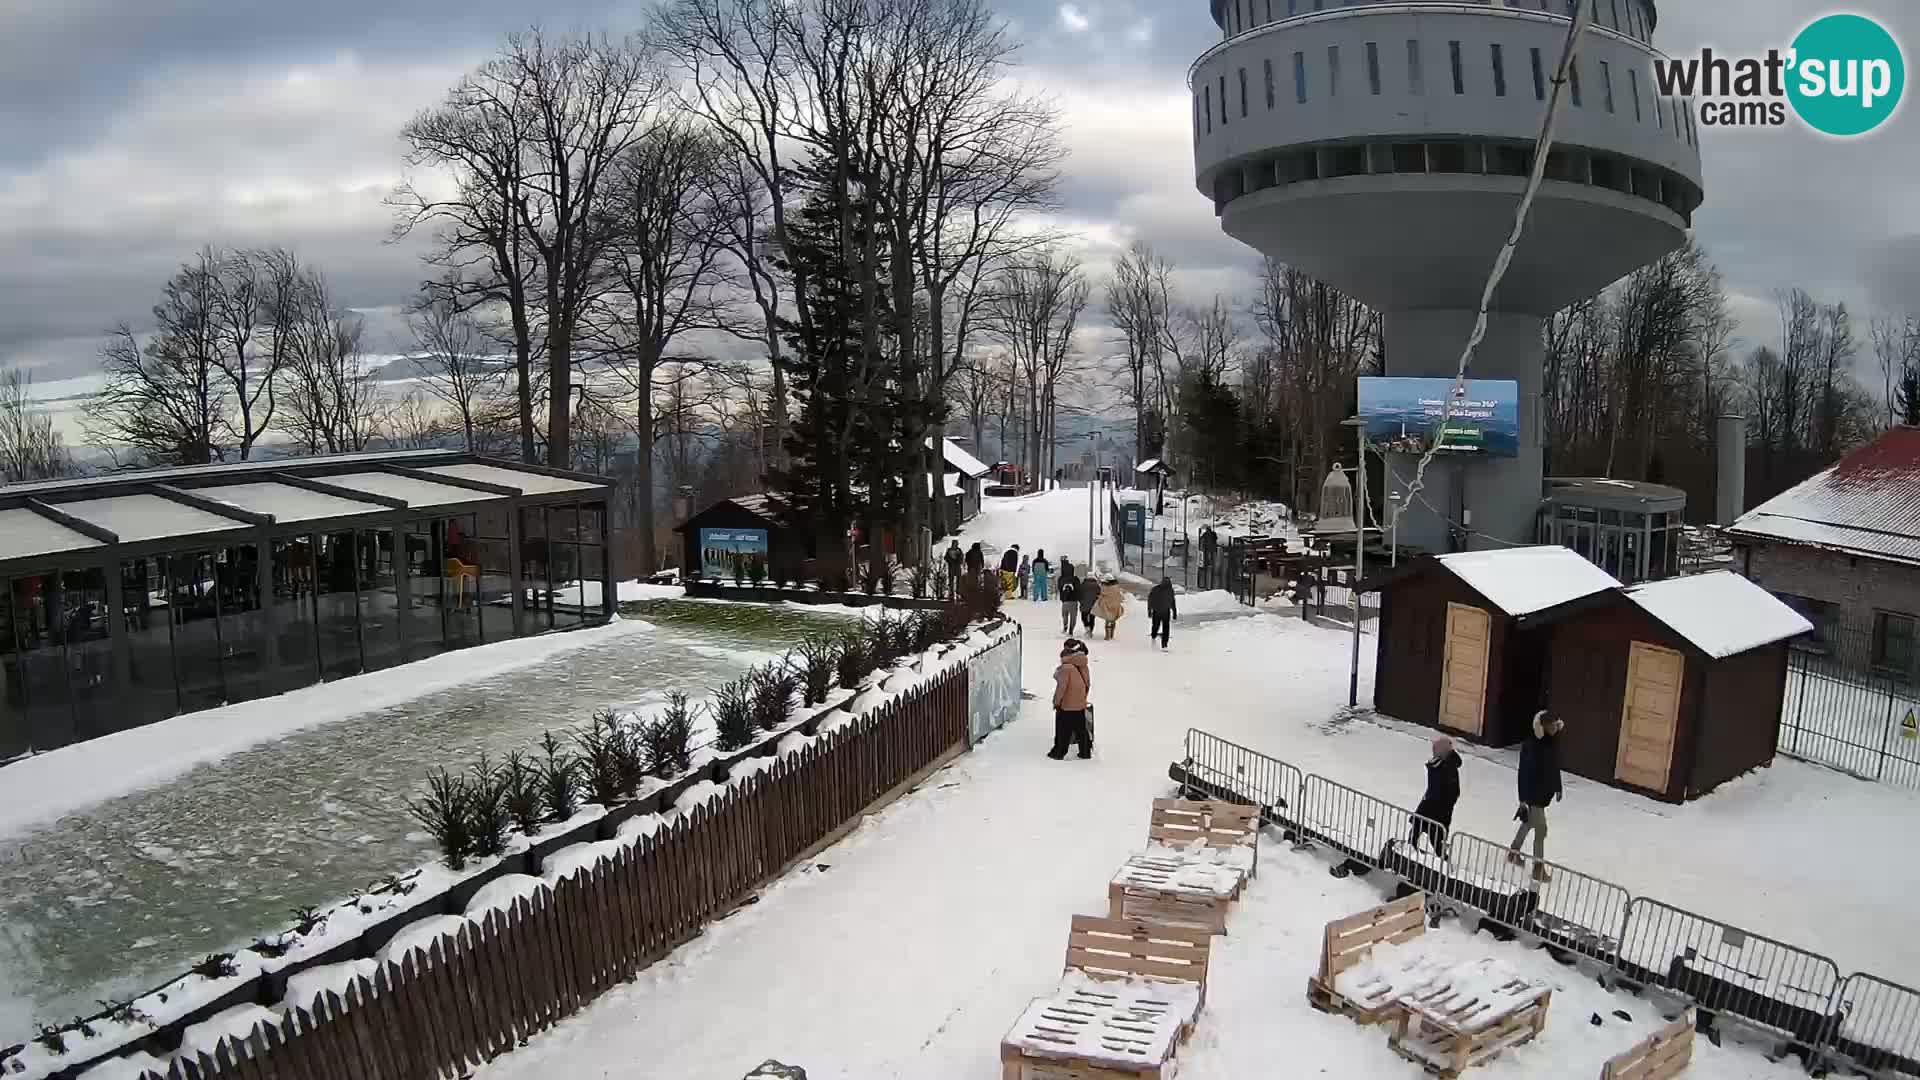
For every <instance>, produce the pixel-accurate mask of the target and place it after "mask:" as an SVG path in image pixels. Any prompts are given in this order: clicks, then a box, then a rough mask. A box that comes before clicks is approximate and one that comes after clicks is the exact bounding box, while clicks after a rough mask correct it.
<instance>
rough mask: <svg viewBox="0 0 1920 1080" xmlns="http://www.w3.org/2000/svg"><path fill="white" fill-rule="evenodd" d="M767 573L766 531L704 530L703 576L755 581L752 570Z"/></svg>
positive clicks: (702, 546) (762, 573)
mask: <svg viewBox="0 0 1920 1080" xmlns="http://www.w3.org/2000/svg"><path fill="white" fill-rule="evenodd" d="M755 564H758V565H759V567H760V576H761V577H765V576H766V572H767V530H765V529H701V530H700V576H701V577H707V578H720V579H722V580H726V581H731V580H734V579H736V578H741V579H747V578H751V577H753V574H752V572H751V570H749V567H751V566H753V565H755Z"/></svg>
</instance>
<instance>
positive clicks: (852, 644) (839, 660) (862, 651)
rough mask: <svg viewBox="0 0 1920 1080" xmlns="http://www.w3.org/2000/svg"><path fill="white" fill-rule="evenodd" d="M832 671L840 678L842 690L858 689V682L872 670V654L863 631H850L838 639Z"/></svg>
mask: <svg viewBox="0 0 1920 1080" xmlns="http://www.w3.org/2000/svg"><path fill="white" fill-rule="evenodd" d="M833 666H834V671H835V673H836V674H837V675H838V676H839V677H840V688H841V689H842V690H858V689H860V680H861V679H864V678H866V677H867V673H868V672H871V671H872V670H873V668H874V661H873V652H872V649H871V648H870V647H869V646H868V644H867V635H866V633H865V631H863V630H850V631H848V632H847V635H846V636H845V637H844V638H842V639H840V649H839V653H838V655H837V656H835V658H834V665H833Z"/></svg>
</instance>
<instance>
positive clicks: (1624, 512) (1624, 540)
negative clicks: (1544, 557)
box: [1539, 477, 1687, 585]
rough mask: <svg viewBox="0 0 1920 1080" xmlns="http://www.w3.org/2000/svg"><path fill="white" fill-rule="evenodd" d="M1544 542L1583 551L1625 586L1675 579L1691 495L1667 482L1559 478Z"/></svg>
mask: <svg viewBox="0 0 1920 1080" xmlns="http://www.w3.org/2000/svg"><path fill="white" fill-rule="evenodd" d="M1547 483H1548V485H1549V487H1550V488H1551V491H1552V494H1551V495H1550V496H1549V498H1548V500H1547V504H1546V507H1545V509H1543V510H1542V511H1541V516H1540V534H1539V539H1540V542H1541V543H1543V544H1559V545H1562V546H1564V547H1570V548H1572V549H1573V550H1574V551H1576V552H1578V553H1580V555H1582V556H1583V557H1585V558H1586V559H1587V561H1588V562H1591V563H1593V564H1594V565H1595V566H1598V567H1599V568H1600V569H1602V570H1605V571H1606V572H1607V573H1609V574H1612V575H1613V576H1614V577H1616V578H1618V579H1619V580H1620V582H1621V583H1622V584H1625V585H1632V584H1634V583H1636V582H1641V581H1658V580H1660V579H1661V578H1667V577H1672V576H1673V575H1674V574H1675V573H1676V572H1677V569H1678V567H1679V563H1680V539H1681V530H1682V529H1683V528H1684V526H1685V518H1686V509H1687V493H1686V492H1684V491H1682V490H1680V489H1679V488H1675V487H1667V486H1666V485H1664V484H1648V483H1641V482H1637V481H1630V480H1605V479H1597V478H1593V477H1554V478H1551V479H1549V480H1548V481H1547Z"/></svg>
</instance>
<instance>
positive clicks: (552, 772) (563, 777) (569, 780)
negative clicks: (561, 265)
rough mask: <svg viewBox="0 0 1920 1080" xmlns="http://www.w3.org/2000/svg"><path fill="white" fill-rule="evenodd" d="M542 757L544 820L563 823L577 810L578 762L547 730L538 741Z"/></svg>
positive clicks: (578, 790) (578, 789) (578, 796)
mask: <svg viewBox="0 0 1920 1080" xmlns="http://www.w3.org/2000/svg"><path fill="white" fill-rule="evenodd" d="M540 749H541V751H542V752H543V753H544V754H545V757H544V758H542V759H541V761H540V763H539V769H540V792H541V800H540V801H541V803H542V804H543V805H544V806H545V807H546V809H547V820H549V821H565V820H567V819H568V818H571V817H572V816H573V815H574V814H575V813H576V812H577V811H579V809H580V763H579V762H578V761H577V760H575V758H574V756H573V755H572V754H570V753H568V752H567V750H566V749H565V748H564V747H562V746H561V745H560V740H559V739H556V738H554V737H553V732H551V731H549V732H547V733H546V735H545V736H544V737H542V738H541V740H540Z"/></svg>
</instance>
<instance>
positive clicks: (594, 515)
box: [579, 503, 607, 622]
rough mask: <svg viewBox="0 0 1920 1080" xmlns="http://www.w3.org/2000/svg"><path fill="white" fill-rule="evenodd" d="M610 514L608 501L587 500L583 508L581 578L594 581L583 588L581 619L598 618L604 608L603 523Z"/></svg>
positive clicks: (589, 620)
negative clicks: (583, 600)
mask: <svg viewBox="0 0 1920 1080" xmlns="http://www.w3.org/2000/svg"><path fill="white" fill-rule="evenodd" d="M606 514H607V504H606V503H586V504H584V505H582V506H581V507H580V562H579V568H580V569H579V573H580V580H581V581H583V582H590V583H591V584H588V585H586V586H585V587H584V588H583V589H582V593H583V596H584V599H585V600H586V604H585V605H584V606H585V608H586V610H585V611H583V612H582V613H581V619H582V620H584V621H586V622H595V621H598V620H599V619H600V617H601V613H602V611H603V608H602V603H603V601H602V599H601V593H602V591H603V590H604V589H605V587H606V579H607V551H606V548H605V547H604V546H603V545H602V544H601V540H602V538H603V534H602V533H601V523H602V522H603V521H604V520H605V518H606Z"/></svg>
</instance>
